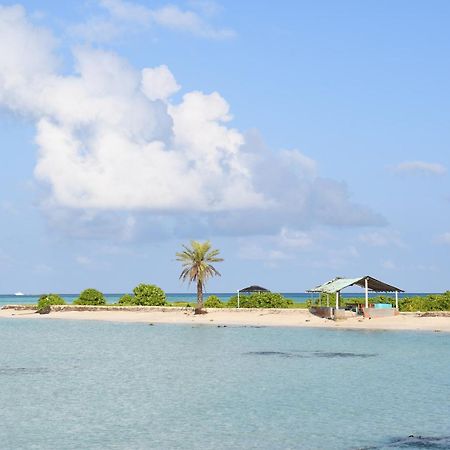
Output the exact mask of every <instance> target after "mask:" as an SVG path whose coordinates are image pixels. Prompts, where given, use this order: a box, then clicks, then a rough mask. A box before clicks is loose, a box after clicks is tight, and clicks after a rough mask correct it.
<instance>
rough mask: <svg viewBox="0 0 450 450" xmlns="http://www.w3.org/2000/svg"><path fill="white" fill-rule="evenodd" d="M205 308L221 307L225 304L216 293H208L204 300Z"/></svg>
mask: <svg viewBox="0 0 450 450" xmlns="http://www.w3.org/2000/svg"><path fill="white" fill-rule="evenodd" d="M204 306H205V308H223V307H224V306H225V305H224V304H223V302H222V301H221V300H220V298H219V297H217V295H210V296H209V297H208V298H207V299H206V301H205V305H204Z"/></svg>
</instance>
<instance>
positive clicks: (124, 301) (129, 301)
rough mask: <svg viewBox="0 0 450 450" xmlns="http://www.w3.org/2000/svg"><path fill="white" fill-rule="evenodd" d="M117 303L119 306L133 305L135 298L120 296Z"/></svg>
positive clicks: (132, 296)
mask: <svg viewBox="0 0 450 450" xmlns="http://www.w3.org/2000/svg"><path fill="white" fill-rule="evenodd" d="M117 303H118V304H119V305H135V304H136V297H135V296H134V295H130V294H125V295H122V297H120V298H119V300H118V302H117Z"/></svg>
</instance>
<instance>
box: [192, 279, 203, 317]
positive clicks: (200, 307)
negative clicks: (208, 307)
mask: <svg viewBox="0 0 450 450" xmlns="http://www.w3.org/2000/svg"><path fill="white" fill-rule="evenodd" d="M205 312H206V311H204V310H203V283H202V282H201V281H200V280H197V308H195V314H204V313H205Z"/></svg>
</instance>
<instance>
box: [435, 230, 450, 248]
mask: <svg viewBox="0 0 450 450" xmlns="http://www.w3.org/2000/svg"><path fill="white" fill-rule="evenodd" d="M437 242H438V243H440V244H446V245H450V231H447V232H446V233H442V234H441V235H439V236H438V238H437Z"/></svg>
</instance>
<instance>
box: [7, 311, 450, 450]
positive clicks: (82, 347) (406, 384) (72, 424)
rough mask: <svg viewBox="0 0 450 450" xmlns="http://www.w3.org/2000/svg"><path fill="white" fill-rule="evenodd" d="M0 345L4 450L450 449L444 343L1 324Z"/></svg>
mask: <svg viewBox="0 0 450 450" xmlns="http://www.w3.org/2000/svg"><path fill="white" fill-rule="evenodd" d="M0 338H1V343H2V353H1V355H2V356H1V364H0V404H1V408H0V423H1V427H0V443H1V448H2V449H106V448H108V449H241V448H242V449H360V448H367V449H368V448H373V449H375V448H376V449H384V448H387V449H393V448H405V447H403V446H401V445H400V444H393V443H392V442H393V440H395V439H397V438H405V437H407V436H408V435H411V434H413V435H422V436H430V437H433V438H440V437H442V436H448V435H450V364H449V356H450V355H449V353H450V350H449V349H450V335H449V334H444V333H412V332H380V331H378V332H364V331H336V330H319V329H292V328H252V327H225V328H217V327H214V326H187V325H177V326H175V325H156V326H149V325H147V324H120V323H107V322H105V323H103V322H81V321H80V322H78V321H54V320H25V319H22V320H11V319H3V320H1V321H0ZM444 442H447V444H449V441H444ZM409 444H411V442H409ZM447 444H445V443H444V444H443V445H447ZM407 448H424V447H423V446H422V447H418V446H417V447H416V446H413V445H409V446H408V447H407ZM433 448H449V447H448V446H441V447H433Z"/></svg>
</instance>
